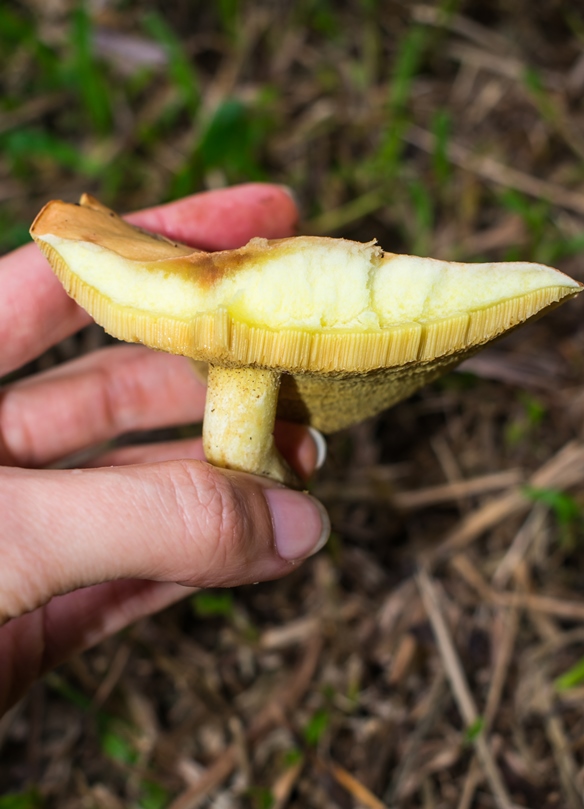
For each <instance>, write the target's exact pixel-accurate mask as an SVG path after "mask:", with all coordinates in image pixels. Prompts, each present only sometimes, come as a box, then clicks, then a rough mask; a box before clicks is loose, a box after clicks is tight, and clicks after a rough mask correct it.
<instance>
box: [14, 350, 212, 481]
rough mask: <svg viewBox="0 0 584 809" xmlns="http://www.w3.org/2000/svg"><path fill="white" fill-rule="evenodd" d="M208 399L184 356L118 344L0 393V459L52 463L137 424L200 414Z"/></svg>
mask: <svg viewBox="0 0 584 809" xmlns="http://www.w3.org/2000/svg"><path fill="white" fill-rule="evenodd" d="M204 402H205V386H204V385H203V383H202V382H200V381H199V379H198V378H197V377H196V375H195V373H194V371H193V369H192V366H191V364H190V363H189V361H188V360H187V359H185V358H184V357H175V356H171V355H169V354H164V353H161V352H157V351H151V350H150V349H147V348H142V347H138V346H129V345H123V346H112V347H111V348H106V349H103V350H102V351H98V352H96V353H94V354H89V355H87V356H85V357H80V358H79V359H77V360H74V361H73V362H70V363H66V364H64V365H60V366H58V367H57V368H54V369H52V370H51V371H47V372H45V373H43V374H39V375H37V376H34V377H29V378H28V379H25V380H23V381H22V382H19V383H17V384H15V385H11V386H9V387H7V388H5V389H4V391H3V392H0V464H3V465H13V466H28V467H34V466H45V465H47V464H50V463H52V462H53V461H56V460H58V459H60V458H64V457H66V456H67V455H69V454H71V453H73V452H77V451H79V450H81V449H84V448H85V447H91V446H94V445H96V444H99V443H101V442H103V441H108V440H109V439H111V438H114V437H115V436H117V435H120V434H121V433H124V432H128V431H130V430H150V429H154V428H156V427H163V426H168V425H175V424H187V423H190V422H196V421H200V420H201V419H202V417H203V409H204Z"/></svg>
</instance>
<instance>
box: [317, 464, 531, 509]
mask: <svg viewBox="0 0 584 809" xmlns="http://www.w3.org/2000/svg"><path fill="white" fill-rule="evenodd" d="M522 478H523V476H522V473H521V471H520V470H519V469H508V470H505V471H503V472H495V473H490V474H488V475H480V476H478V477H476V478H471V479H470V480H461V481H453V482H452V483H442V484H439V485H437V486H427V487H425V488H424V489H415V490H414V491H406V492H396V491H395V490H394V488H393V486H392V485H391V484H388V483H385V482H384V481H378V480H372V481H365V482H362V481H361V482H354V483H353V482H350V483H347V484H340V483H338V482H336V481H335V482H334V483H329V484H325V483H321V484H320V485H319V486H318V487H315V489H314V492H315V494H316V495H317V496H318V497H320V498H322V499H323V500H359V501H360V502H363V501H366V502H377V501H381V502H390V503H392V505H393V506H395V508H398V509H402V510H404V511H409V510H413V509H419V508H427V507H429V506H434V505H437V504H439V503H451V502H453V501H456V500H461V499H462V498H465V497H477V496H479V495H481V494H488V493H489V492H495V491H500V490H501V489H507V488H509V487H510V486H516V485H517V484H518V483H520V482H521V480H522Z"/></svg>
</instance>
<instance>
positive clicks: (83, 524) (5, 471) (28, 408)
mask: <svg viewBox="0 0 584 809" xmlns="http://www.w3.org/2000/svg"><path fill="white" fill-rule="evenodd" d="M132 221H133V222H135V223H136V224H138V225H142V226H144V227H148V228H151V229H153V230H157V231H159V232H162V233H164V234H165V235H166V236H168V237H170V238H173V239H174V238H176V239H180V240H181V241H186V242H190V243H193V244H197V245H201V246H202V247H204V248H205V249H206V250H213V249H226V248H234V247H237V246H238V245H241V244H245V243H246V242H247V241H248V240H249V239H250V238H251V237H252V236H254V235H257V234H258V233H259V234H260V235H263V236H265V237H267V238H279V237H285V236H287V235H289V234H290V233H291V232H293V230H294V227H295V222H296V210H295V208H294V204H293V202H292V200H291V198H290V197H289V195H287V194H286V193H285V192H284V191H283V190H282V189H280V188H278V187H272V186H265V185H248V186H241V187H239V188H234V189H230V190H225V191H218V192H212V193H208V194H201V195H198V196H194V197H190V198H188V199H185V200H183V201H181V202H179V203H174V204H171V205H166V206H162V207H160V208H156V209H152V210H149V211H144V212H141V213H140V214H134V215H133V216H132ZM89 322H90V318H89V316H88V315H87V313H86V312H84V311H83V310H82V309H81V308H80V307H78V306H77V304H76V303H75V302H74V301H73V300H71V298H69V297H68V296H67V295H66V293H65V291H64V290H63V287H62V286H61V284H60V283H59V282H58V281H57V279H56V278H55V276H54V275H53V273H52V272H51V270H50V268H49V266H48V265H47V263H46V261H45V259H44V258H43V257H42V255H41V254H40V253H39V251H38V249H37V248H36V246H34V245H27V246H26V247H24V248H21V249H20V250H17V251H15V252H14V253H12V254H10V255H8V256H5V257H3V258H0V377H6V375H7V374H10V373H11V372H12V371H14V370H16V369H17V368H19V367H20V366H23V365H25V364H26V363H28V362H30V361H31V360H32V359H34V358H35V357H36V356H39V355H40V354H42V353H43V352H44V351H45V350H46V349H47V348H49V347H50V346H51V345H53V344H55V343H57V342H58V341H60V340H62V339H63V338H65V337H67V336H68V335H70V334H73V333H74V332H76V331H78V330H79V329H80V328H82V327H83V326H85V325H86V324H87V323H89ZM204 399H205V388H204V386H203V385H202V384H201V382H200V381H199V380H198V379H197V377H196V376H195V375H194V374H193V370H192V366H191V363H190V361H189V360H186V359H184V358H183V357H176V356H175V357H172V356H168V355H167V354H163V353H161V352H157V351H151V350H149V349H147V348H144V347H141V346H128V345H120V346H110V347H108V348H106V349H102V350H100V351H97V352H95V353H94V354H90V355H86V356H83V357H80V358H78V359H76V360H73V361H72V362H69V363H65V364H63V365H61V366H59V367H56V368H51V369H50V370H48V371H46V372H44V373H41V374H38V375H36V376H29V377H27V378H25V379H22V380H20V381H16V382H14V381H13V382H9V380H8V379H6V384H5V385H4V386H3V387H2V388H0V515H1V517H0V525H1V529H2V530H1V531H0V555H1V559H2V564H1V565H0V660H1V661H2V665H1V666H0V714H2V712H3V711H4V710H5V709H6V708H7V707H8V706H9V705H10V704H11V703H13V702H14V701H15V700H16V699H17V698H18V697H19V696H20V695H21V694H22V693H23V691H24V690H25V689H26V688H27V687H28V685H29V684H30V683H31V682H32V680H33V679H34V678H35V677H37V676H39V675H40V674H41V673H42V671H43V669H46V668H48V667H51V666H53V665H56V664H57V663H59V662H61V661H62V660H64V659H65V658H66V657H68V656H69V655H71V654H73V653H74V652H75V651H79V650H80V649H84V648H87V647H89V646H91V645H93V644H95V643H97V642H99V641H100V640H101V639H102V638H104V637H106V636H107V635H110V634H113V633H114V632H116V631H117V630H119V629H121V628H122V627H124V626H126V625H127V624H129V623H131V622H133V621H135V620H136V619H138V618H139V617H141V616H143V615H146V614H148V613H151V612H154V611H156V610H159V609H162V608H163V607H165V606H167V605H168V604H171V603H172V602H174V601H176V600H178V599H180V598H181V597H183V596H184V595H185V593H188V592H189V590H188V589H186V588H185V586H183V585H199V586H220V585H234V584H241V583H244V582H252V581H260V580H266V579H271V578H276V577H278V576H281V575H284V574H285V573H286V572H287V571H289V570H290V569H291V561H290V560H294V559H301V558H304V557H306V556H308V555H309V554H310V553H311V552H312V551H314V550H315V549H316V548H318V547H319V545H322V543H323V542H324V541H325V540H326V537H327V535H328V521H327V518H326V515H324V513H323V511H322V509H321V507H320V506H319V504H317V503H316V502H315V501H314V500H313V499H312V498H309V497H308V496H306V495H303V494H301V493H300V492H294V491H289V490H287V489H285V488H283V487H282V486H280V485H278V484H274V483H271V482H270V481H269V480H267V479H263V480H262V479H259V478H253V477H252V476H250V475H241V474H239V473H233V472H224V471H222V470H219V469H216V468H213V467H211V466H209V465H208V464H207V463H205V462H204V461H203V457H204V455H203V449H202V446H201V443H200V441H186V442H184V441H180V442H173V443H166V444H156V445H150V446H134V447H126V448H124V449H117V450H110V451H106V452H104V451H103V449H102V450H101V454H98V455H97V457H95V458H94V460H93V461H92V462H91V466H92V467H100V468H83V469H47V468H46V467H47V466H51V465H53V466H54V465H55V464H56V463H61V465H63V464H62V461H63V459H66V458H67V457H68V456H71V455H72V454H74V453H76V452H78V451H79V450H83V449H85V448H87V447H96V446H98V447H99V446H100V445H101V444H102V443H103V442H104V441H108V440H109V439H111V438H113V437H115V436H117V435H119V434H121V433H125V432H128V431H137V430H144V429H152V428H155V427H161V426H165V425H170V424H184V423H189V422H192V421H196V420H200V418H201V417H202V415H203V409H204ZM277 439H278V440H280V439H281V441H280V448H281V450H282V452H283V453H284V455H285V457H286V459H287V461H288V462H289V463H290V465H291V466H293V467H294V469H295V470H296V473H297V474H298V475H300V476H301V477H308V476H309V475H310V473H311V472H312V470H313V468H314V464H315V461H316V448H315V445H314V442H313V440H312V438H311V436H310V435H309V434H308V432H307V431H306V429H305V428H304V427H300V426H295V425H288V427H286V428H285V429H280V431H279V435H278V436H277ZM175 582H181V583H182V584H181V585H179V584H176V583H175ZM19 616H20V617H19ZM2 624H4V625H3V626H2Z"/></svg>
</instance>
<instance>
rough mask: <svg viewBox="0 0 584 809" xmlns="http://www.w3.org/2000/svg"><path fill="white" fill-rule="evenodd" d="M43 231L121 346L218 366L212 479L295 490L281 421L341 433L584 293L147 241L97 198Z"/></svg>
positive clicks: (371, 259)
mask: <svg viewBox="0 0 584 809" xmlns="http://www.w3.org/2000/svg"><path fill="white" fill-rule="evenodd" d="M31 233H32V235H33V237H34V239H35V241H36V242H37V244H38V245H39V247H40V248H41V250H42V251H43V252H44V254H45V255H46V256H47V258H48V259H49V261H50V263H51V265H52V267H53V269H54V271H55V273H56V274H57V275H58V277H59V278H60V280H61V282H62V283H63V285H64V287H65V289H66V290H67V292H68V293H69V294H70V295H71V296H72V297H73V298H74V299H75V300H76V301H77V302H78V303H79V304H80V305H81V306H83V307H84V308H85V309H87V311H88V312H89V313H90V314H91V315H92V316H93V317H94V319H95V320H96V321H97V322H98V323H100V324H101V325H102V326H103V327H104V328H105V329H106V331H108V332H109V333H111V334H113V335H114V336H115V337H118V338H120V339H122V340H127V341H129V342H141V343H144V344H146V345H149V346H152V347H154V348H157V349H161V350H163V351H168V352H171V353H177V354H184V355H185V356H188V357H191V358H193V359H195V360H199V361H206V362H208V363H209V364H210V367H211V370H210V373H209V391H208V401H207V407H206V412H205V419H204V426H203V440H204V446H205V452H206V455H207V458H208V459H209V461H210V462H211V463H215V464H216V465H219V466H223V467H228V468H233V469H240V470H244V471H249V472H254V473H257V474H264V475H267V476H269V477H272V478H274V479H276V480H279V481H282V482H286V483H288V484H290V485H298V484H299V482H298V480H297V478H296V477H295V476H294V475H293V473H292V472H291V471H290V470H289V468H288V466H287V465H286V464H285V462H284V461H283V460H282V459H281V458H280V456H279V455H278V453H277V451H276V450H275V448H274V445H273V436H272V433H273V426H274V419H275V416H276V408H277V410H278V414H279V415H281V416H282V417H284V418H289V419H293V420H296V421H301V422H305V423H309V424H312V425H314V426H315V427H317V428H318V429H320V430H322V431H323V432H333V431H334V430H338V429H341V428H342V427H346V426H349V425H350V424H353V423H355V422H357V421H360V420H361V419H363V418H366V417H368V416H371V415H374V414H375V413H377V412H380V411H381V410H383V409H385V408H386V407H389V406H390V405H392V404H394V403H396V402H397V401H399V400H401V399H404V398H405V397H407V396H409V395H410V394H411V393H412V392H413V391H415V390H416V389H417V388H419V387H421V386H422V385H424V384H426V383H427V382H429V381H431V380H432V379H434V378H436V377H437V376H439V375H440V374H442V373H444V372H445V371H446V370H448V369H449V368H451V367H453V366H454V365H456V364H457V363H459V362H460V361H462V360H463V359H464V358H465V357H467V356H469V355H471V354H472V353H474V352H476V351H477V350H479V349H480V348H481V347H482V346H484V345H485V344H486V343H488V342H490V341H491V340H493V339H495V338H497V337H499V336H501V335H502V334H504V333H505V332H507V331H509V330H510V329H513V328H514V327H516V326H518V325H520V324H521V323H524V322H525V321H527V320H529V319H530V318H531V317H533V316H534V315H536V314H538V313H540V312H541V311H543V310H545V309H547V308H549V307H552V306H555V305H557V304H558V303H560V302H561V301H562V300H565V299H567V298H569V297H572V296H573V295H575V294H577V293H578V292H579V291H580V289H581V285H580V284H578V283H577V282H576V281H573V280H572V279H571V278H569V277H567V276H566V275H564V274H562V273H560V272H559V271H557V270H554V269H552V268H550V267H545V266H543V265H539V264H530V263H526V262H512V263H502V264H497V263H488V264H461V263H456V262H446V261H439V260H436V259H430V258H418V257H415V256H402V255H396V254H393V253H384V252H383V251H382V250H381V248H379V247H378V246H377V245H376V244H375V243H368V244H361V243H358V242H352V241H348V240H345V239H331V238H324V237H308V236H299V237H294V238H288V239H280V240H277V241H270V242H268V241H267V240H265V239H252V240H251V241H250V242H249V244H247V245H246V246H245V247H242V248H240V249H238V250H229V251H221V252H218V253H205V252H202V251H197V250H193V249H192V248H190V247H188V246H185V245H181V244H177V243H174V242H170V241H168V240H166V239H162V238H161V237H157V236H154V235H153V234H148V233H145V232H144V231H141V230H138V229H136V228H134V227H132V226H131V225H129V224H128V223H126V222H124V220H122V219H121V218H120V217H118V216H117V215H116V214H114V213H113V212H112V211H110V210H109V209H107V208H105V207H104V206H102V205H101V204H100V203H98V202H97V201H96V200H94V199H93V198H91V197H87V196H84V197H83V198H82V200H81V205H79V206H76V205H70V204H67V203H63V202H52V203H49V204H48V205H47V206H45V208H44V209H43V211H41V213H40V214H39V216H38V217H37V219H36V220H35V222H34V224H33V227H32V229H31Z"/></svg>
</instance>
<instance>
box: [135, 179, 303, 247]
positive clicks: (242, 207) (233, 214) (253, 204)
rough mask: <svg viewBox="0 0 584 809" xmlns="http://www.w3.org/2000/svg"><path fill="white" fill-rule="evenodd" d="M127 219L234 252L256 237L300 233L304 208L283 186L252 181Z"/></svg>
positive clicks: (181, 238)
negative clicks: (300, 219)
mask: <svg viewBox="0 0 584 809" xmlns="http://www.w3.org/2000/svg"><path fill="white" fill-rule="evenodd" d="M126 219H127V220H128V221H129V222H132V223H133V224H136V225H140V226H141V227H143V228H146V229H147V230H152V231H155V232H156V233H162V234H164V235H165V236H167V237H168V238H169V239H175V240H176V241H180V242H184V243H185V244H192V245H194V246H196V247H200V248H201V249H202V250H231V249H233V248H235V247H240V246H241V245H243V244H246V242H248V241H249V240H250V239H251V238H252V236H264V237H265V238H266V239H279V238H281V237H283V236H292V235H294V233H295V232H296V228H297V226H298V210H297V208H296V204H295V202H294V200H293V198H292V196H291V193H290V192H289V191H287V190H286V189H285V188H284V187H283V186H278V185H266V184H264V183H248V184H246V185H240V186H234V187H233V188H223V189H219V190H217V191H207V192H206V193H203V194H195V195H194V196H192V197H187V198H186V199H182V200H179V201H178V202H171V203H169V204H167V205H160V206H159V207H157V208H150V209H148V210H147V211H140V213H136V214H129V215H128V216H127V217H126Z"/></svg>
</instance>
